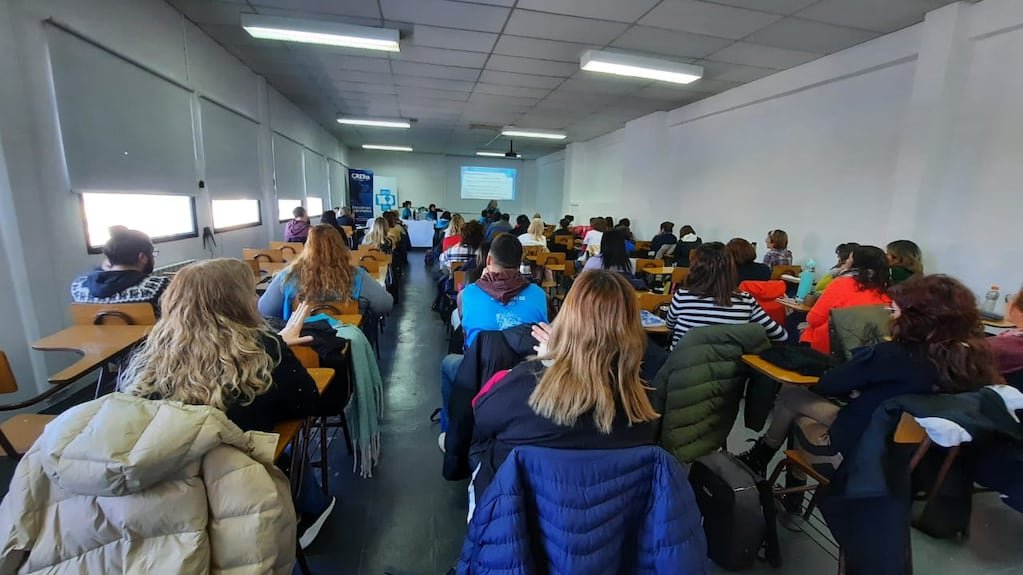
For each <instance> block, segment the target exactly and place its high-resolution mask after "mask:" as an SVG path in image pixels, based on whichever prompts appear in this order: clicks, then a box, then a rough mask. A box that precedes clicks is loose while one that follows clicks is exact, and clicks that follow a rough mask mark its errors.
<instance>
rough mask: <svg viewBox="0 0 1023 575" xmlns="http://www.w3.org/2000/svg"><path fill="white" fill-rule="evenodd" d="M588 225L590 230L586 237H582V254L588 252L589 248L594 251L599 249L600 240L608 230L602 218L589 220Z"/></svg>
mask: <svg viewBox="0 0 1023 575" xmlns="http://www.w3.org/2000/svg"><path fill="white" fill-rule="evenodd" d="M590 225H591V226H592V229H591V230H590V231H588V232H586V235H585V236H583V252H584V253H586V252H589V251H590V246H594V250H595V249H597V248H599V247H600V238H601V237H602V236H603V235H604V232H605V231H607V229H608V227H607V223H606V222H605V221H604V219H603V218H593V219H591V220H590Z"/></svg>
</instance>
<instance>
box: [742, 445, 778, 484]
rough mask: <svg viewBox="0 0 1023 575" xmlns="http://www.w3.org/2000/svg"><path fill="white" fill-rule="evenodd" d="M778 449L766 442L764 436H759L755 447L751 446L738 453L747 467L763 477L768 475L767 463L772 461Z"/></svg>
mask: <svg viewBox="0 0 1023 575" xmlns="http://www.w3.org/2000/svg"><path fill="white" fill-rule="evenodd" d="M776 451H778V448H777V447H771V446H769V445H767V443H765V442H764V438H763V437H760V438H757V440H756V442H755V443H754V444H753V447H750V448H749V449H748V450H746V451H745V452H744V453H741V454H739V455H738V459H739V461H741V462H743V463H745V464H746V466H747V467H749V468H750V469H752V470H753V472H754V473H757V474H759V475H760V476H762V477H766V476H767V464H768V463H771V459H772V458H773V457H774V453H775V452H776Z"/></svg>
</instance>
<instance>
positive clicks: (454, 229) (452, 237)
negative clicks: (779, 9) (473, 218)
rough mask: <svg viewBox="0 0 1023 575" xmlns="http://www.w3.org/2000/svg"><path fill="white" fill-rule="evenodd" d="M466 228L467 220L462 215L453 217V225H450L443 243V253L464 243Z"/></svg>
mask: <svg viewBox="0 0 1023 575" xmlns="http://www.w3.org/2000/svg"><path fill="white" fill-rule="evenodd" d="M464 227H465V218H463V217H462V214H455V215H453V216H451V223H450V224H448V229H447V231H446V232H444V239H443V240H442V241H441V248H440V249H441V252H445V251H447V250H448V249H449V248H452V247H454V246H457V245H458V244H460V243H462V228H464Z"/></svg>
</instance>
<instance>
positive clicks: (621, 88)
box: [558, 70, 650, 96]
mask: <svg viewBox="0 0 1023 575" xmlns="http://www.w3.org/2000/svg"><path fill="white" fill-rule="evenodd" d="M649 83H650V80H645V79H643V78H627V77H623V76H612V75H609V74H599V73H597V72H586V71H584V70H580V71H579V72H577V73H576V74H575V75H574V76H572V77H571V78H569V79H568V80H565V83H564V84H562V85H561V87H560V88H558V90H559V91H565V92H584V93H588V92H595V93H598V94H607V95H620V96H624V95H625V94H629V93H631V92H635V91H636V90H639V89H640V88H642V87H643V86H646V85H647V84H649Z"/></svg>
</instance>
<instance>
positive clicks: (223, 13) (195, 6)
mask: <svg viewBox="0 0 1023 575" xmlns="http://www.w3.org/2000/svg"><path fill="white" fill-rule="evenodd" d="M170 3H171V5H172V6H174V7H175V8H177V9H178V10H180V11H181V12H182V13H183V14H184V15H185V16H188V19H189V20H191V21H192V22H195V23H196V24H216V25H222V26H238V25H239V24H241V13H242V12H243V11H248V6H246V5H245V4H235V3H233V2H210V1H209V0H171V2H170Z"/></svg>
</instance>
